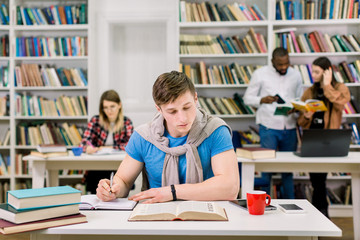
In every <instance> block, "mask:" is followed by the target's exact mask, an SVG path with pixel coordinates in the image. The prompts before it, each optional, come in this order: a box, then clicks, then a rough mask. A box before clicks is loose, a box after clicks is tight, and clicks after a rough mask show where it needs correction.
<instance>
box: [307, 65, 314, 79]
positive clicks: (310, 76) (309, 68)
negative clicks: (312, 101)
mask: <svg viewBox="0 0 360 240" xmlns="http://www.w3.org/2000/svg"><path fill="white" fill-rule="evenodd" d="M306 69H307V70H308V74H309V78H310V82H311V83H314V80H313V78H312V75H311V64H306Z"/></svg>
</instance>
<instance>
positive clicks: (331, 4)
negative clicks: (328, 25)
mask: <svg viewBox="0 0 360 240" xmlns="http://www.w3.org/2000/svg"><path fill="white" fill-rule="evenodd" d="M333 18H334V0H330V12H329V19H333Z"/></svg>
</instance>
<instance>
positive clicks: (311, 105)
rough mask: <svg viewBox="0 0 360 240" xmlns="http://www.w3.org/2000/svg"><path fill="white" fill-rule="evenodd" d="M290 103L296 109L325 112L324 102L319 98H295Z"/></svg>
mask: <svg viewBox="0 0 360 240" xmlns="http://www.w3.org/2000/svg"><path fill="white" fill-rule="evenodd" d="M291 104H292V105H293V106H294V108H295V109H296V110H299V111H303V112H310V111H311V112H325V111H327V107H326V106H325V103H324V102H323V101H321V100H317V99H307V100H306V101H305V102H303V101H301V100H299V99H295V100H292V101H291Z"/></svg>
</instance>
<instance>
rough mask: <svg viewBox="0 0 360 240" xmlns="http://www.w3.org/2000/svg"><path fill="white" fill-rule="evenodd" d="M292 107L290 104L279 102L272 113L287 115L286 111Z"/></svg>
mask: <svg viewBox="0 0 360 240" xmlns="http://www.w3.org/2000/svg"><path fill="white" fill-rule="evenodd" d="M291 109H293V107H292V106H289V105H286V104H279V105H277V106H276V109H275V112H274V115H282V116H287V115H289V114H288V112H289V111H290V110H291Z"/></svg>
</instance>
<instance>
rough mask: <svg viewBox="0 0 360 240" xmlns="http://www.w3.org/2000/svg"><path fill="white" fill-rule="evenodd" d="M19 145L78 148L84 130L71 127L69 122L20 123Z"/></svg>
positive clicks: (79, 127)
mask: <svg viewBox="0 0 360 240" xmlns="http://www.w3.org/2000/svg"><path fill="white" fill-rule="evenodd" d="M17 128H18V129H17V130H18V131H17V141H16V142H17V144H18V145H22V146H29V145H30V146H36V145H41V144H61V145H66V146H78V145H79V144H80V143H81V139H82V135H83V133H84V128H83V127H81V126H76V125H75V124H71V125H69V124H68V123H67V122H64V123H62V124H61V125H60V124H59V125H58V124H57V123H55V122H42V123H31V124H30V123H26V122H23V123H20V124H18V126H17Z"/></svg>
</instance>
